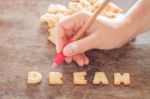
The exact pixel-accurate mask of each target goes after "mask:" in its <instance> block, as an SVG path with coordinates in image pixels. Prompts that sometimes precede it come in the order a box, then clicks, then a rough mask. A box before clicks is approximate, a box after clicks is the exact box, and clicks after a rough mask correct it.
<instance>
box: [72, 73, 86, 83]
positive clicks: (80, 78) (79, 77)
mask: <svg viewBox="0 0 150 99" xmlns="http://www.w3.org/2000/svg"><path fill="white" fill-rule="evenodd" d="M86 75H87V73H86V72H74V73H73V77H74V84H81V85H82V84H87V80H86V79H85V76H86Z"/></svg>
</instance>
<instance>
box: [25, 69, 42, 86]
mask: <svg viewBox="0 0 150 99" xmlns="http://www.w3.org/2000/svg"><path fill="white" fill-rule="evenodd" d="M42 78H43V77H42V75H41V74H40V73H39V72H34V71H32V72H28V79H27V83H28V84H36V83H39V82H41V80H42Z"/></svg>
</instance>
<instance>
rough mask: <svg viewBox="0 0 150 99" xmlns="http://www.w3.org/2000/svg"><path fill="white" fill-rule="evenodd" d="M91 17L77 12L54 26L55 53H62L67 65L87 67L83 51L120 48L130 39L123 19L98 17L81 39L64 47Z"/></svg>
mask: <svg viewBox="0 0 150 99" xmlns="http://www.w3.org/2000/svg"><path fill="white" fill-rule="evenodd" d="M91 16H92V14H91V13H86V12H79V13H77V14H74V15H72V16H71V17H69V18H67V19H65V20H63V21H61V22H59V23H58V24H57V25H56V51H57V53H60V52H61V51H63V53H64V55H65V56H66V59H65V60H66V62H67V63H71V61H72V60H74V61H75V62H76V63H77V64H78V65H80V66H84V65H87V64H88V63H89V59H88V57H87V56H86V55H85V54H84V52H85V51H87V50H90V49H104V50H109V49H114V48H120V47H121V46H123V45H124V44H125V43H126V42H128V41H129V40H130V39H131V38H129V35H128V32H129V31H128V30H127V25H124V22H123V21H122V20H123V18H116V19H108V18H105V17H98V18H97V19H96V20H95V22H94V23H93V24H92V26H91V27H90V28H89V29H87V30H86V31H85V35H84V37H83V38H82V39H80V40H78V41H74V42H72V43H70V44H68V45H66V46H65V44H66V43H67V42H68V40H69V39H71V38H72V37H73V35H74V34H75V33H77V32H78V31H79V29H80V28H81V27H82V26H83V24H84V23H85V22H86V21H87V20H88V18H89V17H91Z"/></svg>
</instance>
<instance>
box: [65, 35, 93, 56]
mask: <svg viewBox="0 0 150 99" xmlns="http://www.w3.org/2000/svg"><path fill="white" fill-rule="evenodd" d="M94 39H95V38H94V35H90V36H88V37H85V38H83V39H81V40H78V41H74V42H72V43H70V44H68V45H66V46H65V47H64V49H63V53H64V55H65V56H73V55H75V54H79V53H83V52H85V51H87V50H90V49H93V48H95V44H93V42H94Z"/></svg>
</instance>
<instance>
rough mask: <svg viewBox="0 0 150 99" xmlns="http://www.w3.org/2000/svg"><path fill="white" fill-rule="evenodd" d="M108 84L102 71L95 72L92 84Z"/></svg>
mask: <svg viewBox="0 0 150 99" xmlns="http://www.w3.org/2000/svg"><path fill="white" fill-rule="evenodd" d="M100 83H102V84H109V82H108V79H107V77H106V75H105V73H104V72H96V73H95V76H94V80H93V84H100Z"/></svg>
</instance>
